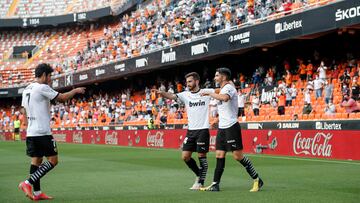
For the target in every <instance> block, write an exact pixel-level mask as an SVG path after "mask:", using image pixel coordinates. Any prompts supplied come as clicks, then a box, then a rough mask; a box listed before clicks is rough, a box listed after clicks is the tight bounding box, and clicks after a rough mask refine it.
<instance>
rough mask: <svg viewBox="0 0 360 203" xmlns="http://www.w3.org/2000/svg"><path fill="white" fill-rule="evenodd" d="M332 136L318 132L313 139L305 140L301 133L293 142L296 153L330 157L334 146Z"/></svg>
mask: <svg viewBox="0 0 360 203" xmlns="http://www.w3.org/2000/svg"><path fill="white" fill-rule="evenodd" d="M332 136H333V135H332V134H330V133H328V134H325V133H322V132H318V133H316V135H315V136H314V137H313V138H305V137H302V136H301V132H298V133H297V134H296V135H295V138H294V142H293V149H294V153H295V154H305V155H313V156H323V157H330V156H331V152H332V145H331V144H329V141H330V140H331V138H332Z"/></svg>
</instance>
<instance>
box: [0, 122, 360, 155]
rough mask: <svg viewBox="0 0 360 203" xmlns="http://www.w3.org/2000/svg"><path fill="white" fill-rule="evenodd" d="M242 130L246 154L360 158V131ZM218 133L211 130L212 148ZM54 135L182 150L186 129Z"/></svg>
mask: <svg viewBox="0 0 360 203" xmlns="http://www.w3.org/2000/svg"><path fill="white" fill-rule="evenodd" d="M241 133H242V140H243V145H244V152H245V153H257V154H272V155H283V156H300V157H313V158H327V159H344V160H360V133H359V131H358V130H301V129H287V130H281V129H256V130H242V131H241ZM216 134H217V131H216V130H210V150H211V151H213V150H215V142H216ZM53 135H54V138H55V139H56V140H58V141H60V142H64V141H66V142H68V143H79V144H107V145H120V146H130V147H147V148H173V149H181V148H182V144H183V141H184V139H185V137H186V130H185V129H177V130H98V129H97V130H57V131H54V133H53ZM0 137H1V139H3V140H12V139H13V138H12V133H10V132H0ZM22 138H23V139H24V138H25V134H24V132H23V133H22Z"/></svg>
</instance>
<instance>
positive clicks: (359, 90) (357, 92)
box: [351, 76, 360, 101]
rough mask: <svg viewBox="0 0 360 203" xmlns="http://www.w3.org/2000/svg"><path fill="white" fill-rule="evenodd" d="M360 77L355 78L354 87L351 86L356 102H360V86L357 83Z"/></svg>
mask: <svg viewBox="0 0 360 203" xmlns="http://www.w3.org/2000/svg"><path fill="white" fill-rule="evenodd" d="M357 80H358V77H357V76H355V77H354V79H353V82H352V86H351V94H352V95H353V96H352V97H353V98H354V100H355V101H359V100H360V97H359V95H360V86H359V84H358V82H357Z"/></svg>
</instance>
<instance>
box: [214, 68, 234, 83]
mask: <svg viewBox="0 0 360 203" xmlns="http://www.w3.org/2000/svg"><path fill="white" fill-rule="evenodd" d="M216 72H218V73H220V74H221V75H225V76H226V80H227V81H229V80H230V78H231V70H230V69H228V68H225V67H222V68H218V69H216Z"/></svg>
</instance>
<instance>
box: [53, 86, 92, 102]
mask: <svg viewBox="0 0 360 203" xmlns="http://www.w3.org/2000/svg"><path fill="white" fill-rule="evenodd" d="M85 89H86V88H85V87H78V88H75V89H73V90H71V91H69V92H66V93H59V95H58V96H57V97H56V101H59V102H65V101H67V100H69V99H71V98H73V97H74V96H75V95H76V94H84V93H85Z"/></svg>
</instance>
